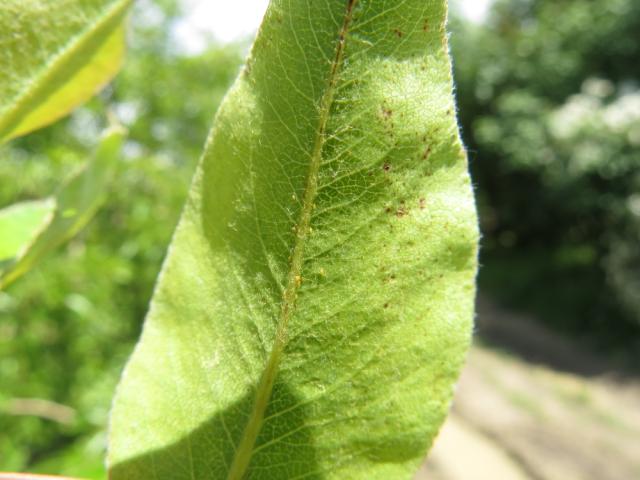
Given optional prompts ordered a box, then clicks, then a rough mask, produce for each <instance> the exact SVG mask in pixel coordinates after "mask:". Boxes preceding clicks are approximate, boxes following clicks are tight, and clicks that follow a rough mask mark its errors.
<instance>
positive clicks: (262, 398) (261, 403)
mask: <svg viewBox="0 0 640 480" xmlns="http://www.w3.org/2000/svg"><path fill="white" fill-rule="evenodd" d="M357 2H358V0H348V3H347V8H346V12H345V15H344V20H343V24H342V27H341V29H340V32H339V36H338V44H337V46H336V52H335V57H334V59H333V61H332V63H331V71H330V73H329V78H328V81H327V87H326V90H325V92H324V95H323V96H322V99H321V101H320V115H319V121H318V129H317V131H316V136H315V144H314V147H313V153H312V155H311V161H310V165H309V173H308V176H307V184H306V186H305V191H304V197H303V201H302V209H301V212H300V218H299V220H298V223H297V225H296V230H295V231H296V236H295V244H294V248H293V253H292V255H291V261H290V264H289V274H288V277H287V286H286V288H285V290H284V292H283V295H282V303H281V309H280V316H279V319H278V324H277V327H276V334H275V340H274V344H273V348H272V350H271V353H270V355H269V358H268V360H267V363H266V365H265V369H264V371H263V373H262V377H261V378H260V382H259V384H258V388H257V390H256V398H255V401H254V404H253V409H252V411H251V414H250V416H249V420H248V422H247V425H246V426H245V430H244V432H243V434H242V437H241V439H240V443H239V444H238V447H237V448H236V451H235V456H234V458H233V462H232V464H231V467H230V468H229V474H228V476H227V480H242V478H243V477H244V475H245V472H246V470H247V468H248V467H249V463H250V461H251V456H252V453H253V449H254V445H255V442H256V440H257V438H258V434H259V433H260V430H261V428H262V423H263V420H264V414H265V411H266V409H267V405H268V404H269V400H270V399H271V393H272V391H273V385H274V382H275V378H276V375H277V373H278V368H279V366H280V360H281V357H282V353H283V351H284V347H285V345H286V341H287V326H288V324H289V319H290V318H291V315H292V314H293V312H294V310H295V306H296V299H297V294H298V289H299V288H300V284H301V283H302V276H301V273H302V263H303V254H304V247H305V241H306V238H307V235H308V233H309V227H310V223H311V213H312V211H313V202H314V199H315V197H316V194H317V191H318V173H319V169H320V163H321V160H322V149H323V146H324V143H325V133H326V128H327V123H328V121H329V116H330V115H329V114H330V111H331V105H332V104H333V98H334V94H335V88H336V83H337V79H338V71H339V69H340V66H341V65H342V60H343V57H344V49H345V42H346V37H347V32H348V30H349V27H350V25H351V20H352V18H353V9H354V7H355V5H356V3H357Z"/></svg>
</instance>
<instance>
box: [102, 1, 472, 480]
mask: <svg viewBox="0 0 640 480" xmlns="http://www.w3.org/2000/svg"><path fill="white" fill-rule="evenodd" d="M445 23H446V2H445V1H441V0H435V1H434V0H429V1H425V0H402V1H396V0H394V1H384V0H350V1H338V0H335V1H334V0H331V1H329V0H321V1H317V2H316V1H313V2H310V1H307V0H272V2H271V4H270V6H269V9H268V11H267V14H266V16H265V19H264V21H263V25H262V27H261V29H260V32H259V34H258V37H257V40H256V42H255V44H254V46H253V49H252V52H251V55H250V57H249V59H248V61H247V64H246V67H245V69H244V70H243V72H242V73H241V75H240V77H239V78H238V80H237V82H236V83H235V85H234V87H233V88H232V90H231V91H230V93H229V94H228V96H227V98H226V100H225V102H224V103H223V105H222V107H221V109H220V111H219V113H218V115H217V118H216V120H215V123H214V127H213V129H212V132H211V135H210V138H209V140H208V141H207V145H206V147H205V152H204V155H203V157H202V159H201V162H200V165H199V167H198V170H197V172H196V175H195V179H194V182H193V185H192V188H191V192H190V194H189V198H188V201H187V204H186V207H185V210H184V213H183V216H182V219H181V221H180V223H179V226H178V228H177V231H176V233H175V236H174V239H173V241H172V244H171V247H170V249H169V253H168V257H167V259H166V261H165V265H164V267H163V271H162V274H161V275H160V277H159V280H158V284H157V286H156V290H155V293H154V296H153V300H152V304H151V308H150V311H149V314H148V317H147V319H146V322H145V326H144V331H143V334H142V337H141V340H140V342H139V343H138V345H137V347H136V349H135V352H134V353H133V356H132V358H131V360H130V361H129V364H128V366H127V367H126V369H125V372H124V374H123V377H122V380H121V384H120V386H119V388H118V392H117V394H116V398H115V401H114V407H113V411H112V416H111V426H110V440H109V458H108V464H109V470H110V473H109V474H110V478H111V479H113V480H138V479H140V478H151V479H198V480H201V479H229V480H240V479H245V478H246V479H302V478H305V479H321V478H322V479H324V478H326V479H367V480H370V479H381V480H382V479H384V480H387V479H396V478H411V476H412V475H413V472H415V470H416V469H417V468H418V466H419V464H420V461H421V459H422V458H423V457H424V455H425V453H426V451H427V449H428V447H429V445H430V444H431V441H432V439H433V437H434V436H435V435H436V433H437V431H438V428H439V426H440V424H441V422H442V421H443V419H444V417H445V415H446V412H447V410H448V407H449V403H450V400H451V396H452V388H453V383H454V382H455V379H456V378H457V375H458V372H459V369H460V366H461V364H462V362H463V359H464V356H465V352H466V350H467V348H468V345H469V341H470V334H471V326H472V312H473V299H474V280H475V272H476V254H477V251H476V250H477V240H478V232H477V224H476V216H475V207H474V202H473V197H472V190H471V186H470V181H469V176H468V173H467V163H466V155H465V152H464V149H463V147H462V145H461V143H460V139H459V136H458V128H457V123H456V119H455V107H454V103H453V94H452V79H451V65H450V60H449V56H448V46H447V41H446V32H445Z"/></svg>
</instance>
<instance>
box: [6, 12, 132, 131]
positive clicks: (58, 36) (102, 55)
mask: <svg viewBox="0 0 640 480" xmlns="http://www.w3.org/2000/svg"><path fill="white" fill-rule="evenodd" d="M131 3H132V0H91V1H89V0H65V1H64V2H59V1H52V0H29V1H24V0H3V1H2V2H0V143H2V142H5V141H7V140H9V139H11V138H13V137H17V136H19V135H24V134H25V133H28V132H30V131H33V130H36V129H38V128H41V127H44V126H46V125H48V124H50V123H52V122H54V121H55V120H57V119H59V118H60V117H63V116H64V115H66V114H68V113H69V112H70V111H71V110H72V109H73V108H75V107H76V106H78V105H80V104H81V103H83V102H85V101H86V100H88V99H89V98H91V97H92V96H93V95H94V94H95V93H96V92H97V91H98V90H99V89H100V88H102V87H103V86H104V85H105V84H106V83H108V82H109V80H111V78H112V77H113V76H114V75H115V74H116V72H117V71H118V70H119V69H120V66H121V63H122V59H123V56H124V47H125V45H124V27H123V19H124V17H125V14H126V12H127V9H128V7H129V6H130V5H131Z"/></svg>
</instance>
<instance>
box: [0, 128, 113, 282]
mask: <svg viewBox="0 0 640 480" xmlns="http://www.w3.org/2000/svg"><path fill="white" fill-rule="evenodd" d="M123 138H124V130H123V128H122V127H110V128H109V129H108V130H107V131H106V132H105V133H104V134H103V137H102V139H101V141H100V145H99V146H98V148H97V151H96V153H95V155H94V157H93V158H92V159H91V160H90V161H89V162H88V164H87V165H86V166H85V167H84V168H83V169H82V170H81V171H80V172H78V173H77V174H76V175H74V176H73V177H72V178H71V179H70V180H69V181H68V182H66V183H65V184H63V185H62V187H61V188H60V190H59V191H58V193H57V194H56V195H55V196H54V198H52V199H48V200H43V201H39V202H26V203H21V204H17V205H13V206H11V207H8V208H6V209H4V210H0V289H2V288H4V287H6V286H7V285H9V284H10V283H12V282H13V281H15V280H16V279H17V278H18V277H20V276H21V275H23V274H24V273H26V272H27V271H29V270H30V269H31V268H32V267H33V266H34V265H35V264H36V263H37V262H38V261H39V260H40V259H42V257H44V256H45V255H46V254H47V253H49V252H50V251H51V250H53V249H55V248H57V247H58V246H60V245H61V244H62V243H64V242H65V241H67V240H68V239H69V238H71V237H73V236H74V235H75V234H76V233H77V232H78V231H79V230H80V229H81V228H82V227H84V226H85V225H86V224H87V222H88V221H89V220H91V218H92V217H93V215H94V214H95V213H96V211H97V210H98V208H99V207H100V204H101V203H102V201H103V200H104V196H105V193H106V187H107V186H108V185H109V183H110V181H111V179H112V177H113V172H114V170H115V166H116V162H117V160H118V158H119V152H120V147H121V145H122V140H123Z"/></svg>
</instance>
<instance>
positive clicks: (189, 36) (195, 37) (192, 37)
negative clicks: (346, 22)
mask: <svg viewBox="0 0 640 480" xmlns="http://www.w3.org/2000/svg"><path fill="white" fill-rule="evenodd" d="M182 1H183V2H184V4H185V5H186V8H185V11H187V12H189V15H188V16H187V17H186V18H185V19H184V20H183V21H181V22H179V23H178V25H176V27H175V30H174V35H175V36H176V39H177V40H178V42H179V43H180V44H181V45H182V47H183V48H184V49H185V50H186V51H187V52H189V53H197V52H199V51H202V50H203V49H204V48H205V46H206V44H207V43H208V39H209V38H210V37H211V36H213V38H215V39H216V40H219V41H221V42H232V41H234V40H239V39H242V38H246V37H250V36H251V35H253V34H254V33H255V31H256V30H257V28H258V26H259V25H260V21H261V20H262V16H263V15H264V11H265V10H266V8H267V5H268V3H269V0H182ZM309 1H311V0H309ZM456 1H457V4H458V6H459V8H461V10H462V12H463V14H464V15H465V16H466V17H467V18H469V19H470V20H472V21H474V22H478V23H479V22H482V21H483V20H484V18H485V16H486V13H487V10H488V8H489V6H490V5H491V2H492V0H456Z"/></svg>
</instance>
